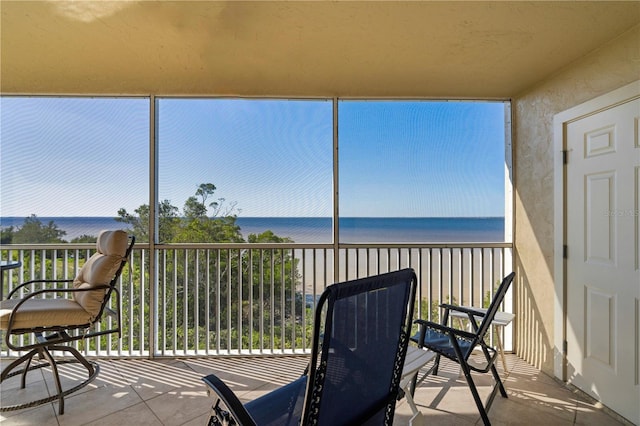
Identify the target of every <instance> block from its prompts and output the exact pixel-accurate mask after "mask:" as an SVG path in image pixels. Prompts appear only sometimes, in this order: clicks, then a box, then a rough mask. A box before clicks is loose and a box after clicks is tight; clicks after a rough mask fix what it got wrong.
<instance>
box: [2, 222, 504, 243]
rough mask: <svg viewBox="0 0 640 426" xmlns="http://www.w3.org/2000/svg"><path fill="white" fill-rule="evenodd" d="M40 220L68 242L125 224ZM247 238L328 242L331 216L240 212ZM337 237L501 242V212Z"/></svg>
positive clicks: (349, 226) (378, 226)
mask: <svg viewBox="0 0 640 426" xmlns="http://www.w3.org/2000/svg"><path fill="white" fill-rule="evenodd" d="M37 218H38V220H40V221H41V222H42V223H43V224H45V225H46V224H48V223H49V222H50V221H53V222H54V223H55V224H56V225H57V226H58V227H59V228H60V229H62V230H63V231H65V232H66V235H65V236H64V237H63V238H64V239H65V240H67V241H70V240H72V239H74V238H77V237H79V236H81V235H97V234H98V232H100V231H101V230H102V229H125V228H126V225H125V224H123V223H121V222H118V221H117V220H115V218H114V217H108V216H105V217H103V216H90V217H83V216H71V217H70V216H60V217H53V216H42V217H40V216H38V217H37ZM24 220H25V218H24V217H2V218H0V227H2V228H3V229H4V228H6V227H9V226H15V227H20V226H21V225H22V224H23V223H24ZM236 223H237V224H238V226H240V230H241V233H242V235H243V237H244V238H245V239H246V238H247V237H248V235H249V234H259V233H262V232H264V231H266V230H271V231H272V232H273V233H274V234H276V235H278V236H279V237H289V238H291V239H292V240H293V241H295V242H299V243H331V240H332V236H333V234H332V219H331V218H330V217H238V218H237V222H236ZM340 232H341V233H340V241H341V242H345V243H361V242H502V241H504V218H503V217H427V218H425V217H394V218H392V217H343V218H340Z"/></svg>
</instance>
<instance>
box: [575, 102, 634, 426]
mask: <svg viewBox="0 0 640 426" xmlns="http://www.w3.org/2000/svg"><path fill="white" fill-rule="evenodd" d="M639 123H640V100H638V99H635V100H630V101H627V102H624V103H622V104H618V105H616V106H612V107H609V108H607V109H604V110H601V111H599V112H594V113H593V114H591V115H585V116H583V117H582V118H579V119H577V120H575V121H572V122H569V123H567V124H566V133H565V135H566V136H565V137H566V142H565V143H566V150H567V165H566V192H565V194H566V205H565V212H566V227H565V229H566V232H567V234H566V245H567V254H566V257H567V258H566V268H567V269H566V289H567V294H566V308H567V317H566V339H567V352H566V355H567V370H566V374H567V381H568V382H570V383H572V384H574V385H575V386H577V387H578V388H580V389H582V390H583V391H585V392H587V393H588V394H590V395H592V396H593V397H595V398H596V399H598V400H599V401H601V402H602V403H603V404H604V405H606V406H607V407H609V408H611V409H613V410H614V411H616V412H617V413H619V414H621V415H622V416H624V417H625V418H627V419H629V420H631V421H632V422H634V423H636V424H640V384H639V383H640V355H639V353H640V350H639V349H638V347H639V343H640V274H639V272H638V271H639V269H640V242H639V241H640V238H639V235H640V217H639V216H640V215H639V214H638V209H639V207H640V206H639V203H640V141H639V140H638V137H639V136H638V133H639V131H640V128H639Z"/></svg>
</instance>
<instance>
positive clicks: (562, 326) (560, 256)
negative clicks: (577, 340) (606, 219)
mask: <svg viewBox="0 0 640 426" xmlns="http://www.w3.org/2000/svg"><path fill="white" fill-rule="evenodd" d="M636 98H640V80H636V81H634V82H633V83H630V84H627V85H625V86H622V87H620V88H618V89H615V90H613V91H611V92H609V93H606V94H604V95H601V96H598V97H597V98H594V99H591V100H589V101H586V102H584V103H582V104H579V105H576V106H575V107H572V108H570V109H568V110H566V111H562V112H560V113H558V114H556V115H555V116H554V117H553V175H554V176H553V187H554V191H553V192H554V198H553V207H554V214H553V215H554V218H553V224H554V236H553V240H554V243H553V248H554V255H553V265H554V266H553V278H554V290H555V297H554V307H553V311H554V318H553V319H554V322H553V332H554V333H553V334H554V337H553V344H554V350H553V352H554V360H553V364H554V365H553V367H554V368H553V370H554V375H555V376H556V377H557V378H559V379H561V380H562V381H564V382H566V381H567V343H566V342H567V282H566V276H567V273H566V272H567V271H566V268H567V264H566V259H565V258H564V246H565V244H566V237H567V230H566V221H567V217H566V193H567V188H566V185H567V183H566V182H567V180H566V168H565V164H564V156H565V150H566V130H567V124H569V123H571V122H573V121H577V120H580V119H582V118H584V117H587V116H589V115H593V114H596V113H598V112H601V111H604V110H607V109H609V108H612V107H615V106H617V105H620V104H623V103H625V102H628V101H631V100H634V99H636Z"/></svg>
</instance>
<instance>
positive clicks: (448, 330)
mask: <svg viewBox="0 0 640 426" xmlns="http://www.w3.org/2000/svg"><path fill="white" fill-rule="evenodd" d="M413 323H414V324H418V325H420V329H421V330H422V329H426V328H431V329H434V330H437V331H439V332H441V333H443V334H451V335H453V336H455V337H462V338H463V339H469V340H472V339H474V338H475V337H476V335H475V334H473V333H469V332H468V331H465V330H459V329H457V328H453V327H447V326H446V325H442V324H438V323H437V322H433V321H427V320H423V319H417V320H415V321H414V322H413ZM420 334H422V333H420ZM418 343H420V342H418Z"/></svg>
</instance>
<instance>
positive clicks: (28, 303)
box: [0, 230, 135, 414]
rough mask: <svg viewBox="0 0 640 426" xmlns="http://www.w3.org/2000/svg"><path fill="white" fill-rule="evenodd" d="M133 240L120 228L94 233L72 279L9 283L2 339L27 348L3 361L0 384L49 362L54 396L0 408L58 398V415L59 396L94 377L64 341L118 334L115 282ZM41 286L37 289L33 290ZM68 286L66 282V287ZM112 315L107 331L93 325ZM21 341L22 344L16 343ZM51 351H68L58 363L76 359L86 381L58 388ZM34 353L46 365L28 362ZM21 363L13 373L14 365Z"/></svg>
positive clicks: (0, 314) (0, 321) (94, 367)
mask: <svg viewBox="0 0 640 426" xmlns="http://www.w3.org/2000/svg"><path fill="white" fill-rule="evenodd" d="M134 241H135V239H134V238H133V237H130V236H128V235H127V233H126V232H124V231H120V230H118V231H102V232H100V235H98V240H97V243H96V253H95V254H94V255H93V256H91V257H90V258H89V259H88V260H87V261H86V262H85V264H84V265H83V266H82V268H81V269H80V271H79V272H78V275H77V276H76V277H75V279H73V280H32V281H28V282H25V283H23V284H20V285H19V286H17V287H15V288H14V289H13V290H12V291H11V293H9V296H8V298H7V300H3V301H2V302H0V330H3V331H4V336H5V343H6V345H7V347H8V348H9V349H11V350H13V351H29V352H28V353H27V354H25V355H23V356H21V357H20V358H18V359H16V360H15V361H13V362H12V363H11V364H9V365H8V366H7V367H6V368H5V369H4V370H3V371H2V373H1V375H0V382H2V381H4V380H5V379H7V378H9V377H13V376H15V375H17V374H22V388H24V387H25V381H26V374H27V372H28V371H30V370H33V369H36V368H42V367H45V366H47V365H51V369H52V370H53V375H54V378H55V381H56V387H57V391H58V394H57V395H54V396H51V397H49V398H44V399H40V400H36V401H30V402H27V403H23V404H18V405H11V406H4V405H3V406H2V407H0V411H11V410H17V409H21V408H26V407H31V406H35V405H40V404H44V403H47V402H51V401H54V400H56V399H57V400H58V401H59V410H58V411H59V413H60V414H63V413H64V396H65V395H68V394H70V393H72V392H75V391H76V390H78V389H80V388H82V387H84V386H86V385H87V384H89V383H90V382H91V381H92V380H93V379H95V377H96V376H97V375H98V372H99V366H98V364H97V363H95V362H93V361H87V360H86V358H85V357H84V356H82V354H80V352H79V351H78V350H77V349H75V348H74V347H72V346H70V345H69V343H70V342H73V341H75V340H80V339H86V338H90V337H95V336H101V335H105V334H110V333H118V335H119V334H120V312H119V310H118V307H119V305H120V303H119V302H120V300H119V299H120V296H119V292H118V288H117V287H116V284H117V282H118V279H119V277H120V274H121V272H122V269H123V267H124V265H125V263H126V262H127V259H128V258H129V256H130V254H131V250H132V248H133V244H134ZM35 284H38V286H37V287H38V288H42V287H43V286H44V287H46V288H44V289H42V290H35V289H36V286H35ZM70 284H72V285H70ZM114 294H115V297H116V301H115V303H113V306H114V308H115V309H112V308H110V307H109V300H110V299H111V296H112V295H114ZM105 312H106V313H108V314H109V315H111V316H113V317H114V321H112V323H111V324H112V325H111V326H110V327H108V328H107V329H99V328H96V327H94V325H96V324H97V323H99V322H100V321H101V318H102V316H103V314H104V313H105ZM29 334H31V335H33V336H34V338H33V339H28V338H23V339H22V340H20V339H16V338H15V337H16V336H18V335H29ZM20 341H23V342H25V343H24V344H18V343H16V342H20ZM52 351H64V352H69V353H71V355H73V356H74V358H75V359H71V360H63V361H58V362H57V364H62V363H66V362H79V363H81V364H82V365H84V366H85V367H86V368H87V372H88V379H87V380H85V381H84V382H82V383H81V384H79V385H78V386H75V387H74V388H72V389H68V390H65V391H63V390H62V388H61V385H60V378H59V376H58V369H57V366H56V361H55V360H54V358H53V357H52V355H51V352H52ZM35 355H38V356H39V358H40V359H43V358H44V359H46V360H47V361H48V363H39V364H37V365H34V366H31V367H30V364H31V360H32V358H33V357H34V356H35ZM23 363H26V364H25V366H24V367H23V368H22V369H20V370H17V371H13V372H12V370H14V369H15V368H16V367H17V366H20V365H22V364H23Z"/></svg>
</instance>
